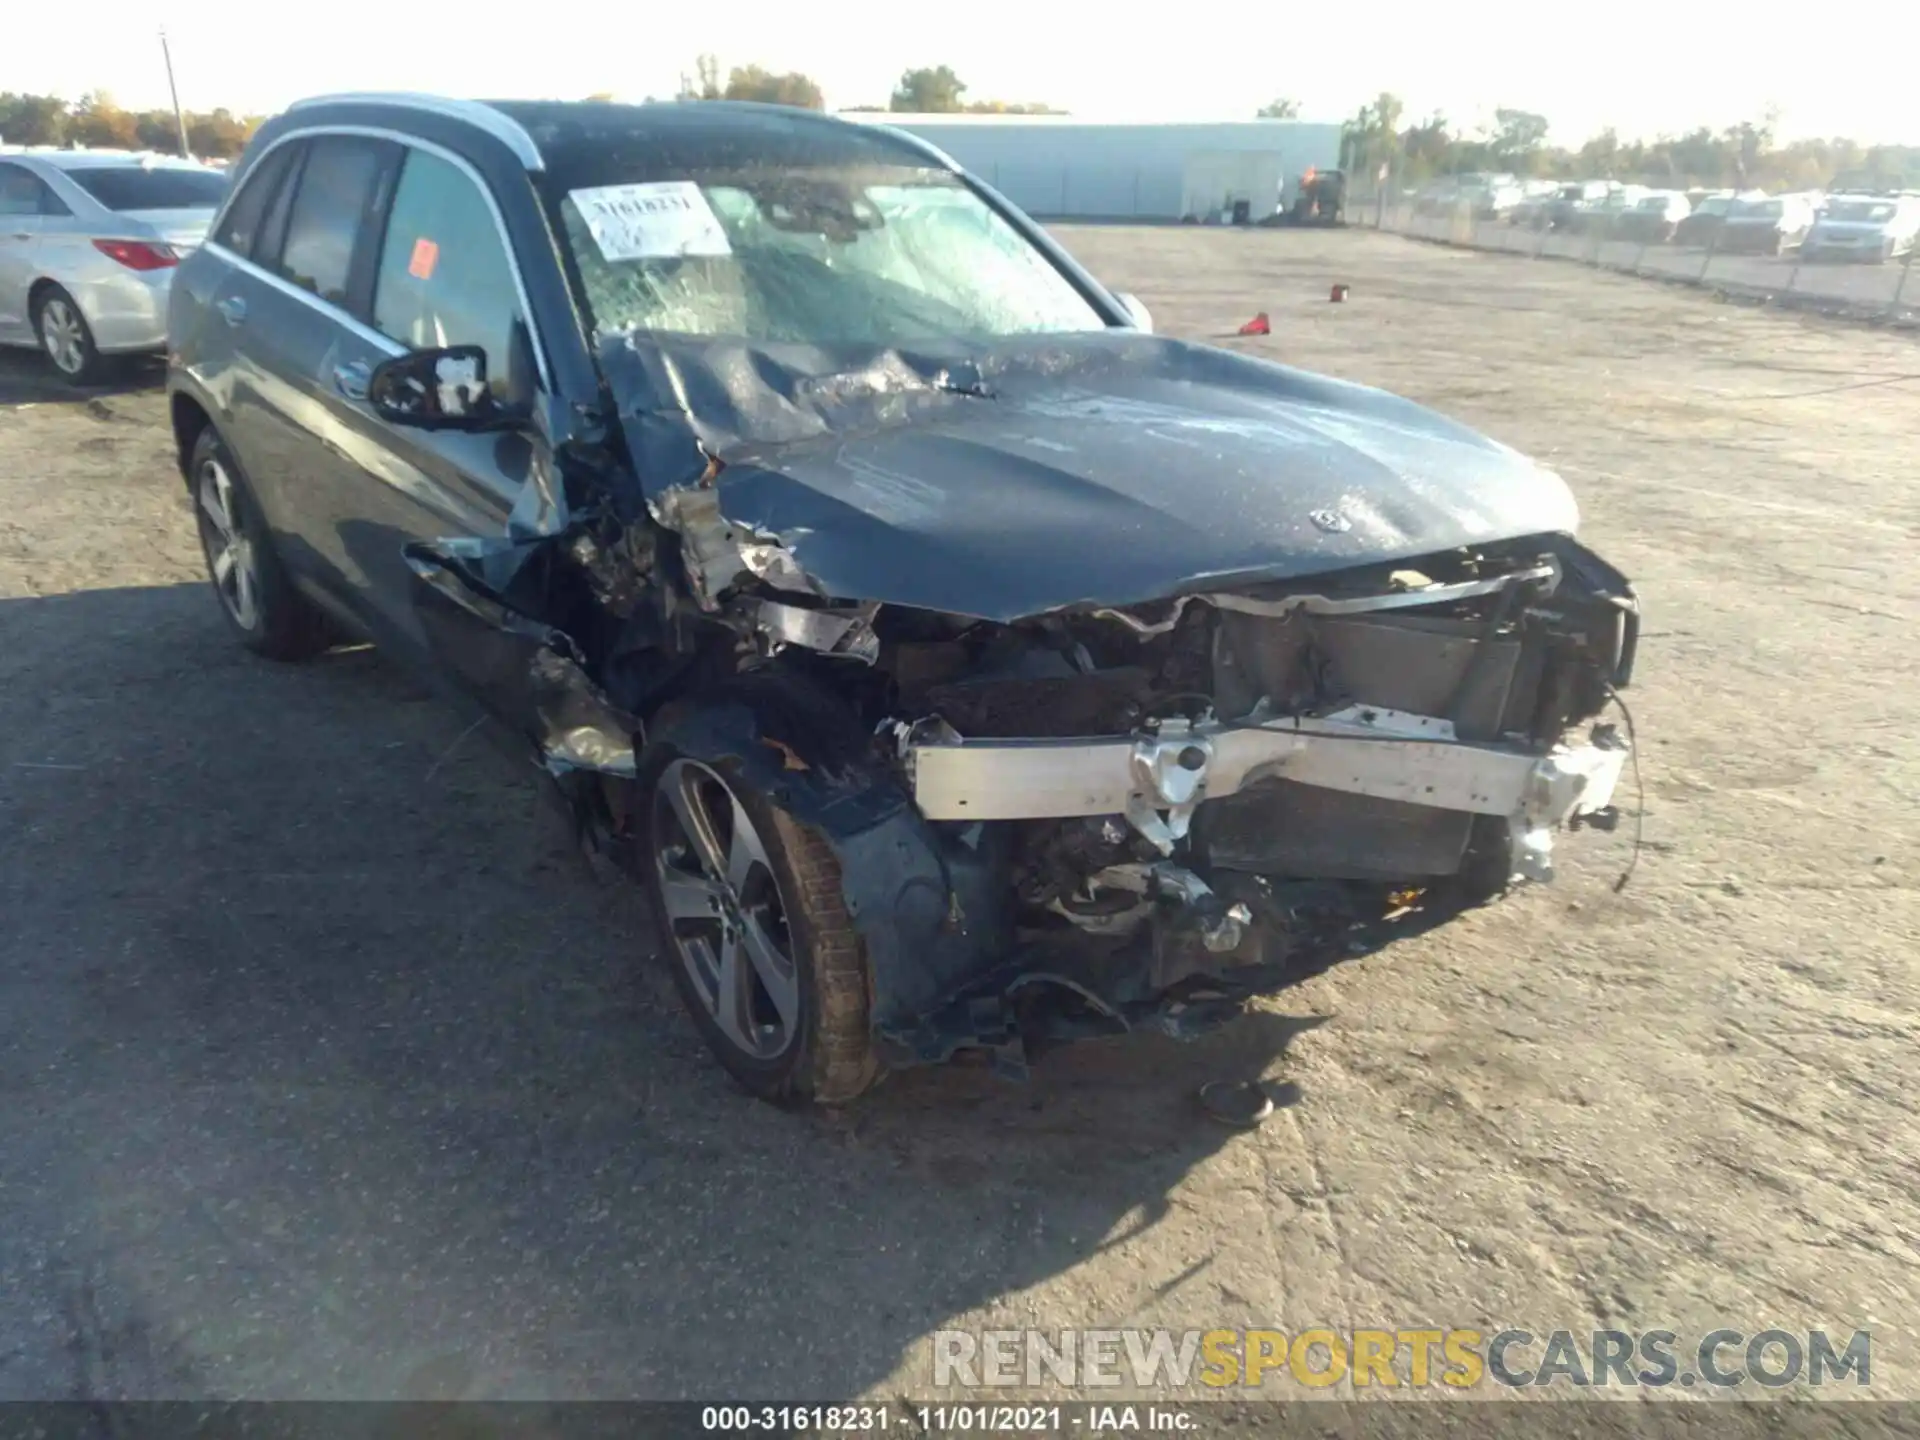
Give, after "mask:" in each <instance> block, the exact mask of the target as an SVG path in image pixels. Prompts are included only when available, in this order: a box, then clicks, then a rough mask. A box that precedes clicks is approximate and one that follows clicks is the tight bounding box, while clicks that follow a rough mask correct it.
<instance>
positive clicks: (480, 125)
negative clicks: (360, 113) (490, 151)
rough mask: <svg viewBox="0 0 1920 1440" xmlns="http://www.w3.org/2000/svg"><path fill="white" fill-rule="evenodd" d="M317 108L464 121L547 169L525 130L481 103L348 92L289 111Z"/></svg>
mask: <svg viewBox="0 0 1920 1440" xmlns="http://www.w3.org/2000/svg"><path fill="white" fill-rule="evenodd" d="M315 105H398V106H402V107H404V108H406V109H409V110H422V111H425V112H426V113H427V114H429V115H443V116H445V117H446V118H447V119H449V120H464V121H465V122H466V123H467V124H469V125H472V126H474V127H475V128H476V129H480V130H484V131H486V132H487V133H488V134H489V135H491V136H493V138H494V139H496V140H498V141H500V142H501V143H502V144H504V145H505V146H507V148H508V149H510V150H512V151H513V154H514V158H515V159H516V160H518V161H519V162H520V163H521V164H522V165H524V166H526V167H527V169H529V170H544V169H546V168H547V162H546V161H545V159H543V158H542V157H541V154H540V147H539V146H537V145H535V144H534V143H533V136H531V135H529V134H528V133H527V127H526V126H524V125H522V124H521V123H520V122H519V121H518V120H516V119H514V118H513V117H512V116H511V115H509V114H507V113H506V112H505V111H503V110H496V109H494V108H493V107H492V106H491V105H487V104H484V103H482V102H481V101H478V100H456V99H452V98H450V97H448V96H445V95H424V94H417V93H415V92H413V91H405V90H398V91H394V92H392V93H391V94H383V93H381V92H379V91H373V90H367V91H347V92H343V93H341V94H338V95H309V96H308V97H307V98H306V99H304V100H296V101H294V102H293V104H291V105H289V106H288V107H287V110H288V111H289V112H292V111H295V110H307V109H311V108H312V107H313V106H315Z"/></svg>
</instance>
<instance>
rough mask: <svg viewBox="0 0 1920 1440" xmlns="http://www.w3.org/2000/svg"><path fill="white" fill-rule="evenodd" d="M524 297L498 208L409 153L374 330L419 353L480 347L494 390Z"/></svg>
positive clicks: (449, 171)
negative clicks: (449, 347)
mask: <svg viewBox="0 0 1920 1440" xmlns="http://www.w3.org/2000/svg"><path fill="white" fill-rule="evenodd" d="M524 318H525V317H524V316H523V315H522V313H521V308H520V296H519V291H518V289H517V288H516V286H515V284H514V277H513V264H512V261H511V259H510V258H509V257H508V254H507V248H506V242H505V241H504V240H503V239H502V238H501V235H500V227H499V225H498V223H497V222H496V221H495V220H494V216H493V207H492V206H490V205H489V204H488V203H487V198H486V196H485V195H484V194H483V193H482V192H481V190H480V187H479V185H478V184H477V183H476V182H475V180H474V179H473V177H472V176H470V175H468V174H467V173H466V172H465V171H463V170H461V169H460V168H459V167H458V166H456V165H454V164H453V163H451V162H450V161H447V160H443V159H441V158H440V157H439V156H438V155H434V154H431V153H429V152H428V151H425V150H415V149H409V150H408V151H407V155H406V160H405V162H404V164H403V165H402V168H401V171H400V179H399V182H398V184H397V185H396V186H395V187H394V192H393V206H392V208H391V210H390V211H389V212H388V217H387V229H386V235H385V237H384V239H383V241H382V243H381V247H380V264H379V268H378V270H377V272H376V275H375V279H374V291H373V324H374V328H375V329H377V330H379V331H380V333H381V334H383V335H387V336H390V337H391V338H393V339H395V340H398V341H399V342H400V343H401V344H403V345H406V346H409V347H411V348H413V349H415V350H422V349H437V348H439V347H442V346H446V345H478V346H479V347H480V348H481V349H483V350H485V351H486V352H487V372H488V375H489V376H490V377H491V384H492V386H493V387H494V388H495V389H496V391H497V390H498V388H499V386H500V384H501V383H502V382H503V381H504V380H505V378H506V371H507V362H508V359H509V358H510V351H511V346H512V335H513V325H514V322H515V321H516V320H522V319H524Z"/></svg>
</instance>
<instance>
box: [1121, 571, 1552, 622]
mask: <svg viewBox="0 0 1920 1440" xmlns="http://www.w3.org/2000/svg"><path fill="white" fill-rule="evenodd" d="M1559 583H1560V567H1559V566H1558V564H1556V563H1555V562H1554V561H1553V560H1552V559H1550V558H1549V559H1547V560H1544V561H1542V562H1541V563H1540V564H1538V565H1532V566H1528V567H1527V568H1525V569H1522V570H1514V571H1510V572H1508V573H1506V574H1502V575H1489V576H1485V577H1482V578H1479V579H1474V580H1461V581H1456V582H1453V583H1451V584H1445V585H1434V584H1427V585H1420V586H1412V587H1409V588H1407V589H1405V590H1386V591H1382V592H1380V593H1379V594H1377V595H1352V596H1330V595H1315V594H1306V593H1303V594H1299V595H1283V596H1280V597H1278V598H1277V599H1273V600H1260V599H1255V598H1253V597H1251V596H1247V595H1207V594H1202V595H1182V596H1181V597H1180V598H1179V599H1177V600H1175V601H1174V602H1173V605H1172V607H1171V608H1170V609H1169V610H1168V611H1167V613H1166V615H1165V616H1164V617H1163V618H1162V619H1159V620H1143V619H1140V618H1139V617H1138V616H1134V615H1129V614H1127V613H1126V612H1125V611H1124V610H1110V609H1107V608H1105V607H1104V606H1103V607H1101V608H1099V609H1096V610H1094V611H1093V613H1094V614H1095V615H1099V616H1101V617H1103V618H1105V619H1109V620H1118V621H1119V622H1120V623H1121V624H1123V625H1125V626H1126V627H1127V628H1128V629H1130V630H1132V631H1133V632H1134V634H1136V635H1140V636H1142V637H1151V636H1154V635H1165V634H1167V633H1169V632H1170V631H1172V630H1173V628H1174V627H1175V626H1177V625H1178V624H1179V623H1180V617H1181V616H1182V615H1184V614H1185V613H1186V609H1187V606H1188V605H1190V604H1192V603H1194V602H1195V601H1198V602H1200V603H1202V604H1206V605H1211V606H1213V607H1214V608H1215V609H1217V610H1231V611H1234V612H1235V613H1236V614H1241V615H1258V616H1261V617H1263V618H1265V619H1270V620H1284V619H1285V618H1286V617H1287V616H1289V615H1291V614H1293V613H1294V612H1295V611H1296V610H1298V611H1303V612H1305V613H1306V614H1309V615H1366V614H1371V613H1372V612H1374V611H1377V610H1411V609H1415V608H1417V607H1419V606H1423V605H1445V604H1451V603H1452V602H1454V601H1457V600H1470V599H1473V598H1475V597H1477V596H1481V595H1493V594H1498V593H1501V592H1503V591H1507V590H1510V589H1512V588H1513V587H1514V586H1516V585H1535V586H1538V587H1539V593H1540V594H1541V595H1543V596H1544V595H1551V594H1552V593H1553V591H1554V589H1555V587H1556V586H1557V585H1558V584H1559Z"/></svg>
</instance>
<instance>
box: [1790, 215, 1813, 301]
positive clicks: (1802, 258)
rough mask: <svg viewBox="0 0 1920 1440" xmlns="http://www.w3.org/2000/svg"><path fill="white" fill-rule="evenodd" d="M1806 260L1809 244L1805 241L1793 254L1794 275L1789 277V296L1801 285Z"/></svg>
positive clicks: (1810, 232) (1809, 232)
mask: <svg viewBox="0 0 1920 1440" xmlns="http://www.w3.org/2000/svg"><path fill="white" fill-rule="evenodd" d="M1807 233H1808V234H1812V233H1813V232H1812V231H1811V230H1809V231H1808V232H1807ZM1806 260H1807V242H1806V241H1805V240H1804V239H1803V240H1802V241H1801V242H1800V248H1799V249H1797V250H1795V251H1794V252H1793V273H1792V274H1790V275H1788V276H1787V294H1789V295H1791V294H1793V291H1794V287H1795V286H1797V285H1799V283H1800V267H1801V266H1802V265H1804V264H1805V263H1806Z"/></svg>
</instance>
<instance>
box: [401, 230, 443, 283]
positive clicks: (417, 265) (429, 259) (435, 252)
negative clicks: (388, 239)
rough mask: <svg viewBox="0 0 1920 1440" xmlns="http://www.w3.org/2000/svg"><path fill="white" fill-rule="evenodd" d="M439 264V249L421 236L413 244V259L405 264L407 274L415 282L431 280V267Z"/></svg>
mask: <svg viewBox="0 0 1920 1440" xmlns="http://www.w3.org/2000/svg"><path fill="white" fill-rule="evenodd" d="M439 263H440V247H439V246H438V245H436V244H434V243H433V241H431V240H429V239H427V237H426V236H424V235H422V236H421V237H420V238H419V239H418V240H416V241H414V242H413V258H412V259H411V260H409V261H408V262H407V273H408V274H409V275H411V276H413V278H414V279H416V280H431V279H432V278H433V267H434V266H435V265H438V264H439Z"/></svg>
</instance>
